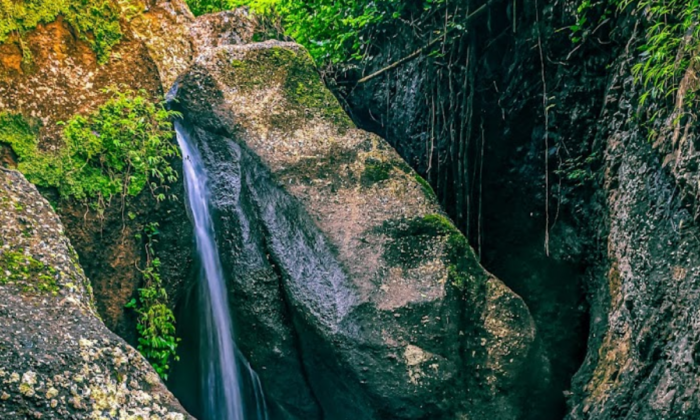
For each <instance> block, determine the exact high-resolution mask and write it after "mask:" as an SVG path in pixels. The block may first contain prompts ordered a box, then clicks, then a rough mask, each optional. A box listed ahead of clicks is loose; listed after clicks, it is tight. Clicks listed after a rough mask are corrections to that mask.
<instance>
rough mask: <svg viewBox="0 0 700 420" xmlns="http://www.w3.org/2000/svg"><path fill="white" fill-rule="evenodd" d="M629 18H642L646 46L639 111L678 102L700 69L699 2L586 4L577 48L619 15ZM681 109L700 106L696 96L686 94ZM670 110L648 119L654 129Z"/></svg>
mask: <svg viewBox="0 0 700 420" xmlns="http://www.w3.org/2000/svg"><path fill="white" fill-rule="evenodd" d="M623 12H624V13H629V14H630V15H632V16H635V17H639V18H641V19H640V20H639V22H640V23H641V25H640V28H641V29H642V34H643V36H642V41H641V42H640V44H639V46H638V50H639V58H640V60H639V61H638V62H637V63H635V64H634V65H633V67H632V73H633V75H634V77H635V80H636V82H637V83H639V84H640V86H641V87H642V93H641V95H640V98H639V107H640V111H642V107H643V106H644V105H645V104H646V103H647V102H648V100H649V99H653V100H655V101H662V102H664V104H666V103H667V102H666V101H667V100H670V101H672V102H673V101H675V99H674V98H673V96H675V94H676V93H677V92H678V91H679V89H680V88H681V87H682V82H681V81H682V80H683V79H684V77H685V74H686V71H688V69H692V68H693V66H696V65H697V63H698V57H697V52H698V50H699V48H700V25H698V22H700V3H698V2H697V1H694V0H670V1H664V2H658V1H653V0H608V1H599V2H594V1H591V0H583V1H582V2H581V5H580V6H579V8H578V10H577V11H576V15H577V19H578V20H577V23H576V24H575V25H573V26H572V28H571V29H572V39H573V40H574V42H576V43H579V42H585V41H586V38H587V37H588V36H589V35H590V34H591V33H593V32H594V31H595V29H596V28H598V27H599V26H600V25H602V24H604V23H607V22H609V21H610V20H611V17H612V16H613V15H614V14H615V13H623ZM683 95H684V96H685V97H684V98H682V101H681V103H685V104H686V105H690V104H692V103H694V102H695V101H696V98H695V96H696V95H695V92H694V90H692V89H691V90H690V91H687V92H683ZM665 109H666V107H661V108H658V107H655V106H652V108H651V109H650V110H645V111H644V113H645V114H646V115H645V116H646V117H647V118H648V119H649V120H650V122H651V123H653V122H654V121H655V120H656V119H657V117H659V116H660V115H661V114H662V113H664V112H665Z"/></svg>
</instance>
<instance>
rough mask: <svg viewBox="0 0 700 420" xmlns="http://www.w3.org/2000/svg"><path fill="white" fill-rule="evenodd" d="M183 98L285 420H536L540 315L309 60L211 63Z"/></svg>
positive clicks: (259, 366)
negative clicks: (527, 415) (526, 380)
mask: <svg viewBox="0 0 700 420" xmlns="http://www.w3.org/2000/svg"><path fill="white" fill-rule="evenodd" d="M176 90H177V91H176V92H174V93H173V94H174V96H175V97H176V98H177V106H178V107H180V109H181V111H183V113H184V115H185V122H186V126H187V127H188V131H189V134H188V135H189V136H191V137H192V139H193V140H194V141H195V142H196V143H197V144H198V145H199V148H200V150H201V152H202V154H203V158H204V160H205V162H206V165H207V168H208V170H209V171H210V179H211V183H212V188H211V189H212V201H213V206H214V208H215V212H216V219H217V223H218V225H219V229H218V232H217V234H218V235H219V238H218V241H219V245H220V247H221V250H222V254H223V256H222V257H223V260H224V265H225V266H226V267H230V270H231V271H230V273H229V278H228V281H229V284H230V290H231V291H232V292H231V293H232V294H233V297H232V301H234V302H236V307H235V312H236V318H237V321H238V322H237V324H238V326H239V330H238V335H239V340H238V341H239V343H240V345H241V347H242V350H243V352H244V353H245V354H246V356H249V359H250V361H251V363H252V365H253V366H254V367H255V368H256V370H257V371H258V372H259V374H260V376H261V378H262V381H263V384H264V386H265V387H266V390H267V392H268V394H269V395H270V397H271V398H272V399H273V400H274V401H276V403H277V404H278V405H279V406H280V407H281V408H280V409H281V410H282V411H283V412H284V413H285V415H287V416H289V417H291V418H298V419H320V418H332V419H334V420H344V419H455V418H485V417H487V416H492V417H494V418H499V419H516V418H520V417H519V415H520V412H519V407H520V403H521V401H520V400H519V398H520V397H522V396H523V395H525V394H523V393H522V390H521V389H519V386H520V385H522V384H523V381H522V380H521V379H522V376H523V375H525V374H526V369H525V364H526V362H527V361H528V358H529V357H531V350H532V343H533V340H534V336H535V330H534V325H533V323H532V320H531V318H530V315H529V312H528V310H527V308H526V307H525V305H524V303H523V302H522V300H521V299H520V298H519V297H518V296H517V295H515V294H514V293H513V292H511V291H510V290H509V289H507V288H506V287H505V286H504V285H503V284H502V283H501V282H500V281H499V280H498V279H496V278H495V277H493V276H492V275H490V274H489V273H487V272H486V271H485V270H484V269H483V268H481V266H480V265H479V264H478V262H477V260H476V258H475V257H474V255H473V252H472V250H471V248H469V246H468V244H467V243H466V240H465V239H464V237H463V236H462V235H461V234H460V233H459V232H458V231H456V229H455V227H454V226H453V225H452V223H451V222H449V220H448V219H447V218H446V217H445V216H444V215H443V214H442V212H441V211H440V209H439V206H438V204H437V202H436V200H435V197H434V194H433V193H432V190H431V189H430V187H429V186H427V185H426V184H425V182H424V181H423V180H422V179H421V178H420V177H418V176H417V175H416V174H415V172H413V171H412V170H411V169H410V168H409V167H408V166H407V165H406V164H405V163H404V162H403V160H402V159H401V158H400V157H399V156H398V155H397V154H396V153H395V152H394V151H393V150H392V149H391V148H390V147H389V146H388V145H387V144H386V143H385V142H384V141H383V140H382V139H380V138H379V137H377V136H375V135H372V134H369V133H367V132H363V131H361V130H357V129H356V128H355V127H354V125H353V124H352V122H351V121H350V120H349V119H348V118H347V116H346V115H345V114H344V112H343V111H342V109H341V108H340V106H339V104H338V102H337V101H336V100H335V98H334V97H333V96H332V95H331V94H330V93H329V92H328V91H327V90H326V89H325V88H324V87H323V85H322V84H321V82H320V79H319V76H318V74H317V73H316V70H315V68H314V66H313V64H312V62H311V60H310V58H309V56H308V54H307V53H306V52H305V51H304V50H303V49H302V48H300V47H299V46H297V45H295V44H288V43H277V42H267V43H261V44H248V45H243V46H225V47H220V48H216V49H212V50H209V51H207V52H206V53H204V54H202V55H200V56H199V57H198V58H197V59H196V60H195V61H194V64H193V65H192V67H190V69H189V70H188V71H187V72H186V73H185V74H184V75H183V76H182V77H181V78H180V79H179V80H178V82H177V83H176Z"/></svg>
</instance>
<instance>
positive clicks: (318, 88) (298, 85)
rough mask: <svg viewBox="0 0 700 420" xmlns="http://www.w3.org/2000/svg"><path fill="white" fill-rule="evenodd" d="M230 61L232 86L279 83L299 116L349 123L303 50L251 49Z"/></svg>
mask: <svg viewBox="0 0 700 420" xmlns="http://www.w3.org/2000/svg"><path fill="white" fill-rule="evenodd" d="M222 53H223V52H222ZM230 63H231V67H233V69H234V71H233V80H231V82H232V83H231V85H232V86H237V87H239V88H240V89H242V90H243V91H252V90H255V89H260V88H264V87H265V86H269V85H278V86H282V87H283V91H284V92H285V97H286V98H287V100H288V101H289V105H291V107H292V109H293V110H295V111H297V112H298V113H300V114H301V115H311V116H313V117H317V118H319V119H326V120H329V121H332V122H333V123H335V124H336V125H337V126H338V129H340V130H346V129H349V128H351V127H352V126H353V123H352V121H351V120H350V117H348V115H347V114H346V113H345V111H344V110H343V108H342V107H341V106H340V103H338V100H337V99H336V98H335V96H333V94H332V93H331V92H330V91H329V90H328V89H327V88H326V87H325V86H324V85H323V82H322V81H321V79H320V77H319V74H318V70H317V69H316V66H315V64H314V62H313V60H312V59H311V57H310V56H309V54H308V53H307V52H306V50H303V49H299V50H292V49H290V48H283V47H271V48H260V49H251V50H249V51H248V52H247V54H246V55H245V57H243V59H239V58H234V59H232V60H231V61H230Z"/></svg>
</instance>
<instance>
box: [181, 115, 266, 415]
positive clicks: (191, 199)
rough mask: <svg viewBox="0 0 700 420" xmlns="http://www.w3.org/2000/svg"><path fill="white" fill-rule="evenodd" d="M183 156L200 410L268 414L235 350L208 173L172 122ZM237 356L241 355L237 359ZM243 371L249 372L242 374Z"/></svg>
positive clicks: (254, 379)
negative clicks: (191, 232)
mask: <svg viewBox="0 0 700 420" xmlns="http://www.w3.org/2000/svg"><path fill="white" fill-rule="evenodd" d="M175 128H176V131H177V140H178V143H179V145H180V150H181V152H182V157H183V173H184V176H185V180H186V188H187V197H188V208H189V211H190V215H191V218H192V221H193V224H194V229H195V237H196V242H197V253H198V257H199V261H200V263H201V272H200V277H201V282H200V287H201V288H202V292H201V295H200V296H201V307H200V310H201V311H202V314H203V325H202V326H201V341H200V352H201V360H200V363H201V364H202V367H201V375H202V376H201V377H202V386H203V389H202V395H203V396H204V399H203V411H204V414H205V415H206V418H208V419H221V420H246V419H251V420H267V418H268V415H267V408H266V404H265V400H264V395H263V393H262V389H261V386H260V381H259V380H258V378H257V375H256V374H255V372H254V371H253V370H252V369H251V368H250V367H249V365H248V363H247V362H245V361H244V360H242V356H240V354H238V353H237V350H236V347H235V342H234V335H233V322H232V320H231V315H230V313H229V303H228V298H227V291H226V284H225V282H224V276H223V271H222V266H221V260H220V258H219V253H218V249H217V246H216V242H215V240H214V226H213V222H212V218H211V215H210V212H209V192H208V189H207V175H206V172H205V170H204V167H203V165H202V163H201V159H200V157H199V153H198V151H197V149H196V148H195V147H193V146H192V145H191V144H190V143H189V140H188V136H187V133H186V131H185V130H184V129H183V128H182V126H181V125H180V123H178V122H176V123H175ZM237 357H238V358H239V359H240V360H238V361H237V360H236V359H237ZM242 375H247V376H248V378H245V379H244V378H243V377H242ZM244 384H248V385H249V386H251V387H252V389H251V390H250V391H251V395H253V397H254V398H253V401H250V402H248V401H246V400H245V399H244V397H243V395H244V390H243V387H244Z"/></svg>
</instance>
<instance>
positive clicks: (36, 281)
mask: <svg viewBox="0 0 700 420" xmlns="http://www.w3.org/2000/svg"><path fill="white" fill-rule="evenodd" d="M56 275H57V272H56V270H55V269H53V268H52V267H49V266H47V265H46V264H44V263H42V262H41V261H39V260H37V259H35V258H34V257H33V256H31V255H27V254H26V253H24V252H17V251H11V250H2V251H0V285H5V284H17V285H20V286H21V287H22V290H24V291H25V292H32V293H50V294H52V295H54V296H55V295H57V294H58V283H57V282H56Z"/></svg>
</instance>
